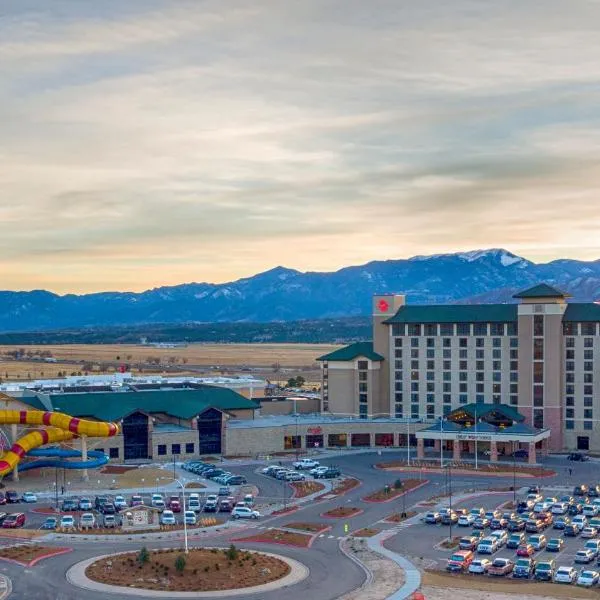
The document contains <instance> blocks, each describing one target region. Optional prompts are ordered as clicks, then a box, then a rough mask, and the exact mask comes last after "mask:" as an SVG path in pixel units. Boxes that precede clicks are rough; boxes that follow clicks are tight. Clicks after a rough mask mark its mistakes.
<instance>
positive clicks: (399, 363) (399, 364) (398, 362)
mask: <svg viewBox="0 0 600 600" xmlns="http://www.w3.org/2000/svg"><path fill="white" fill-rule="evenodd" d="M396 370H397V371H399V372H400V377H402V361H401V360H397V361H396Z"/></svg>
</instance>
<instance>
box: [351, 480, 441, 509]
mask: <svg viewBox="0 0 600 600" xmlns="http://www.w3.org/2000/svg"><path fill="white" fill-rule="evenodd" d="M428 483H429V479H425V480H424V481H423V483H420V484H419V485H417V486H415V487H414V488H410V490H406V491H405V492H401V493H400V494H397V495H395V496H393V497H392V498H387V499H386V500H367V498H366V497H365V498H361V500H362V501H363V502H369V503H371V504H386V503H387V502H392V501H393V500H398V498H402V496H406V495H407V494H410V493H411V492H416V491H417V490H418V489H420V488H422V487H423V486H426V485H427V484H428Z"/></svg>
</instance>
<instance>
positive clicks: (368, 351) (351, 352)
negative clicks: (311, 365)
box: [317, 342, 384, 361]
mask: <svg viewBox="0 0 600 600" xmlns="http://www.w3.org/2000/svg"><path fill="white" fill-rule="evenodd" d="M359 357H364V358H368V359H369V360H374V361H382V360H384V358H383V356H381V354H377V352H375V351H374V350H373V342H355V343H354V344H350V345H349V346H344V347H343V348H338V349H337V350H334V351H333V352H330V353H329V354H324V355H323V356H319V358H317V360H322V361H348V360H354V359H355V358H359Z"/></svg>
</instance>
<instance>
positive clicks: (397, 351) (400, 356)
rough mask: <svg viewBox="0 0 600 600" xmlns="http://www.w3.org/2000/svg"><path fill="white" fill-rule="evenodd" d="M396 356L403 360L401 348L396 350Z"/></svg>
mask: <svg viewBox="0 0 600 600" xmlns="http://www.w3.org/2000/svg"><path fill="white" fill-rule="evenodd" d="M394 356H395V357H396V358H402V348H400V349H399V350H396V352H395V353H394Z"/></svg>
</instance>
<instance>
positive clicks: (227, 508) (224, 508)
mask: <svg viewBox="0 0 600 600" xmlns="http://www.w3.org/2000/svg"><path fill="white" fill-rule="evenodd" d="M232 510H233V505H232V503H231V500H229V499H227V498H225V500H221V501H220V502H219V512H231V511H232Z"/></svg>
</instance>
